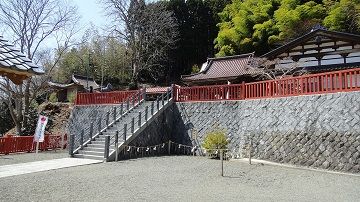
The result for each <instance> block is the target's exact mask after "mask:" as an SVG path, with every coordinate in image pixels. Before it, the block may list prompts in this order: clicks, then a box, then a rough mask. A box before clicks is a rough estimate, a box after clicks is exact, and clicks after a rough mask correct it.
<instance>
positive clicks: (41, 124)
mask: <svg viewBox="0 0 360 202" xmlns="http://www.w3.org/2000/svg"><path fill="white" fill-rule="evenodd" d="M47 122H48V117H46V116H42V115H40V116H39V120H38V123H37V125H36V130H35V135H34V142H36V153H38V151H39V142H44V133H45V127H46V124H47Z"/></svg>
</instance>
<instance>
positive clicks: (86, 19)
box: [73, 0, 108, 29]
mask: <svg viewBox="0 0 360 202" xmlns="http://www.w3.org/2000/svg"><path fill="white" fill-rule="evenodd" d="M73 2H74V4H75V5H77V7H78V12H79V15H80V16H81V20H80V25H81V26H82V27H84V26H85V27H86V28H88V27H89V26H90V23H93V24H94V25H95V26H97V27H102V26H104V25H105V24H106V21H107V20H108V18H107V17H106V16H105V11H104V7H103V5H102V3H100V2H99V0H73ZM86 28H85V29H86Z"/></svg>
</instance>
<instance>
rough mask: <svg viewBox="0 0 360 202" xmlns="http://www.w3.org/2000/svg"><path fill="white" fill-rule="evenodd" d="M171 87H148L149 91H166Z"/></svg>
mask: <svg viewBox="0 0 360 202" xmlns="http://www.w3.org/2000/svg"><path fill="white" fill-rule="evenodd" d="M168 89H169V87H152V88H146V92H147V93H154V94H155V93H165V92H166V91H167V90H168Z"/></svg>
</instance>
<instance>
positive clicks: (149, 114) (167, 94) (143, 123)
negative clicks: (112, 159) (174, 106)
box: [105, 88, 173, 156]
mask: <svg viewBox="0 0 360 202" xmlns="http://www.w3.org/2000/svg"><path fill="white" fill-rule="evenodd" d="M159 97H161V98H162V99H161V100H159ZM165 98H167V99H166V100H165ZM172 99H173V88H171V90H170V91H167V92H166V93H163V94H161V95H160V96H158V98H157V101H156V102H157V103H159V102H162V103H161V105H159V108H157V106H155V105H152V106H154V108H153V109H154V111H153V114H151V111H150V113H148V114H147V115H148V116H147V119H146V118H145V113H141V120H142V119H143V118H144V121H143V122H141V125H140V126H139V127H137V129H136V130H135V129H134V131H133V132H131V131H130V132H131V135H130V137H131V136H132V135H133V134H135V133H136V132H137V131H138V130H140V129H141V127H143V126H144V125H146V123H147V122H148V121H150V120H151V118H152V117H153V116H155V115H156V114H157V113H158V112H159V111H160V110H161V109H162V108H164V107H165V106H166V105H167V104H168V103H169V102H170V101H171V100H172ZM145 110H146V108H144V109H143V111H145ZM148 112H149V111H148ZM138 121H139V119H137V121H136V122H134V127H135V125H136V123H138ZM131 122H132V120H131V121H130V123H131ZM128 123H129V122H128ZM128 123H124V124H128ZM128 125H129V124H128ZM127 130H129V128H128V129H127ZM120 131H122V133H121V134H123V133H124V130H123V128H121V129H120V130H118V132H119V133H120ZM114 137H115V135H113V136H112V137H111V138H110V139H112V138H114ZM122 137H123V135H122ZM130 137H127V138H126V139H128V138H130ZM114 139H115V138H114ZM125 141H126V140H125ZM125 141H124V142H123V143H125ZM123 143H122V144H123ZM117 144H118V147H117V148H115V151H113V152H112V153H111V154H113V153H114V152H116V151H117V150H118V149H119V148H120V147H121V146H122V144H119V143H117ZM112 145H116V142H112V143H111V144H109V147H110V146H112ZM105 149H106V148H105ZM111 154H109V156H110V155H111Z"/></svg>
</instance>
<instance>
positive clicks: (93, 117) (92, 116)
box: [67, 105, 121, 148]
mask: <svg viewBox="0 0 360 202" xmlns="http://www.w3.org/2000/svg"><path fill="white" fill-rule="evenodd" d="M120 106H121V105H88V106H74V109H73V111H72V112H71V116H70V118H69V122H68V126H67V132H68V134H69V135H75V148H77V147H78V146H79V145H80V144H79V142H80V141H79V140H80V135H81V131H82V130H84V133H85V136H84V141H86V140H87V139H88V136H89V132H90V123H91V122H93V123H94V134H95V132H98V131H99V130H98V128H99V127H98V121H99V120H101V127H102V128H104V127H105V125H106V113H107V112H108V111H109V112H110V116H109V117H110V120H113V108H114V107H116V108H117V110H116V111H117V113H119V112H120Z"/></svg>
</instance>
